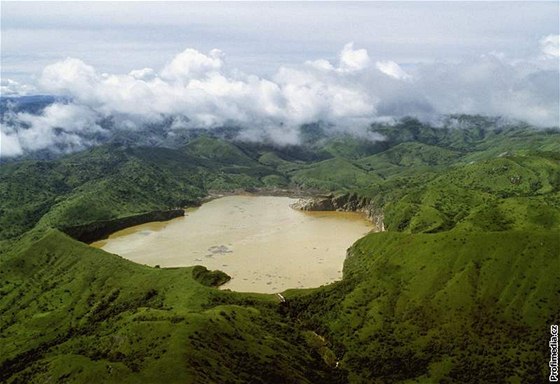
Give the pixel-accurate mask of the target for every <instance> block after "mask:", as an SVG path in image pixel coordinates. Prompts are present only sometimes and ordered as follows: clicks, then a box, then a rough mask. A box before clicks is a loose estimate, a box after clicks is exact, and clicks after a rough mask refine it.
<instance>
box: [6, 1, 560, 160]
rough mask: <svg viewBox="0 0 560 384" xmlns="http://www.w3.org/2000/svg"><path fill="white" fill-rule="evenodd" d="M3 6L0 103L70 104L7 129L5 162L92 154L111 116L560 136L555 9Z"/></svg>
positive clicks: (134, 120) (138, 122)
mask: <svg viewBox="0 0 560 384" xmlns="http://www.w3.org/2000/svg"><path fill="white" fill-rule="evenodd" d="M0 6H1V32H2V36H1V43H2V44H1V77H2V79H1V81H2V84H1V92H2V95H4V96H14V95H22V94H55V95H64V96H67V97H69V98H70V99H71V100H73V101H72V102H71V103H67V104H60V105H54V106H53V107H52V108H51V109H46V110H45V111H44V112H43V114H42V115H40V116H28V115H25V114H23V115H16V116H11V117H10V119H9V120H6V121H4V122H3V123H2V126H1V128H2V130H1V132H0V133H1V134H2V136H1V137H0V138H1V139H2V149H3V151H2V152H3V153H4V154H3V156H7V155H6V153H10V154H12V155H17V154H21V153H23V152H25V151H26V150H35V149H42V148H45V147H48V146H50V145H53V143H55V142H56V140H66V139H68V140H74V141H76V142H77V143H80V142H83V143H82V144H83V145H86V146H87V145H89V144H87V143H86V142H85V141H84V140H83V136H84V134H85V133H90V134H91V133H92V132H102V131H103V130H104V129H105V128H103V127H101V126H100V125H99V124H98V122H99V120H101V119H102V118H106V117H107V116H111V117H112V118H114V119H115V121H116V122H117V123H118V124H120V126H124V127H126V126H130V127H131V128H138V127H139V126H142V125H143V124H145V123H147V122H154V121H157V120H158V119H162V118H164V117H169V116H171V117H172V118H173V119H174V121H176V124H175V127H179V128H188V127H192V126H197V127H199V126H203V127H214V126H219V125H223V124H225V123H235V124H238V125H242V126H243V125H245V126H247V127H248V129H247V130H246V134H247V135H248V136H251V137H261V136H262V137H263V138H268V139H271V140H273V141H277V142H279V143H294V142H297V140H298V138H297V136H298V132H297V127H298V126H299V125H300V124H303V123H308V122H313V121H317V120H321V121H327V122H329V123H332V124H333V125H335V126H337V127H339V128H340V129H341V130H345V129H346V130H349V131H351V132H353V133H359V131H360V129H361V128H359V127H363V126H367V124H368V123H369V122H371V121H373V120H376V119H377V120H379V119H381V120H387V119H391V118H395V117H399V116H403V115H412V116H417V117H419V118H422V119H433V118H434V117H436V116H438V115H441V114H447V113H473V114H474V113H480V114H485V115H499V116H505V117H508V118H513V119H520V120H525V121H528V122H530V123H531V124H535V125H537V126H558V119H559V113H558V100H559V96H558V81H559V75H558V34H559V20H558V12H559V5H558V2H556V1H548V2H537V1H525V2H505V1H494V2H486V1H480V2H459V1H451V2H450V1H448V2H429V1H417V2H404V1H383V2H359V3H355V2H283V3H280V2H243V3H238V2H225V3H224V2H220V3H217V2H211V3H206V2H191V3H187V2H118V3H115V2H62V3H60V2H58V3H56V2H9V1H2V2H1V3H0ZM76 121H78V124H76V123H75V122H76ZM255 124H256V125H258V126H259V127H261V129H260V130H255V129H254V128H251V129H249V126H254V125H255ZM55 130H56V132H57V136H58V138H55V137H53V138H52V140H39V137H42V136H45V137H51V136H52V135H50V134H51V133H52V132H54V131H55ZM61 130H62V132H63V133H65V134H67V135H68V137H64V134H62V135H61V134H60V132H61ZM81 138H82V139H81ZM7 143H9V145H8V144H7ZM78 146H79V145H78ZM0 155H2V154H0Z"/></svg>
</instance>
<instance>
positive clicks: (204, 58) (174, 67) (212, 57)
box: [161, 48, 224, 80]
mask: <svg viewBox="0 0 560 384" xmlns="http://www.w3.org/2000/svg"><path fill="white" fill-rule="evenodd" d="M223 65H224V62H223V53H222V51H220V50H219V49H213V50H211V51H210V53H209V54H208V55H204V54H203V53H200V52H198V51H197V50H196V49H190V48H189V49H185V50H184V51H183V52H181V53H180V54H178V55H177V56H175V57H174V58H173V60H171V62H170V63H168V64H167V65H166V66H165V67H164V68H163V70H162V71H161V77H162V78H163V79H167V80H189V79H192V78H197V77H200V76H203V75H206V74H209V73H212V72H217V71H219V70H220V69H221V68H222V66H223Z"/></svg>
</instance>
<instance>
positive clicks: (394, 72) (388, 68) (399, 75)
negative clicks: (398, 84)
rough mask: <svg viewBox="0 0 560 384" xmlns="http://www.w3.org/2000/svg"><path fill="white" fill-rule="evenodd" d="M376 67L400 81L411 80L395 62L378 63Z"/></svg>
mask: <svg viewBox="0 0 560 384" xmlns="http://www.w3.org/2000/svg"><path fill="white" fill-rule="evenodd" d="M375 67H376V68H377V69H379V70H380V71H381V72H383V73H384V74H386V75H387V76H391V77H393V78H395V79H398V80H407V79H410V78H411V76H410V75H409V74H408V73H406V72H405V70H404V69H402V68H401V66H400V65H398V64H397V63H395V62H394V61H390V60H386V61H378V62H376V63H375Z"/></svg>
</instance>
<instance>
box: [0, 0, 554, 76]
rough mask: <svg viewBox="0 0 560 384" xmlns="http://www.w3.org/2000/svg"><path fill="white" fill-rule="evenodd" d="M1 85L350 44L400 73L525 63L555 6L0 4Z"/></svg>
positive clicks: (260, 59)
mask: <svg viewBox="0 0 560 384" xmlns="http://www.w3.org/2000/svg"><path fill="white" fill-rule="evenodd" d="M1 6H2V12H1V14H2V27H1V28H2V76H3V78H10V79H13V80H16V81H19V82H23V83H26V82H32V79H33V77H34V76H35V77H37V76H38V75H39V74H40V72H41V70H42V69H43V68H44V67H45V66H46V65H48V64H52V63H53V62H56V61H59V60H61V59H64V58H66V57H75V58H79V59H81V60H83V61H85V62H87V63H88V64H91V65H93V66H94V67H96V68H97V69H98V70H99V71H104V72H111V73H127V72H129V71H130V70H132V69H136V68H143V67H152V68H161V67H162V66H163V65H164V64H165V63H166V62H168V61H169V60H170V59H171V58H172V57H173V56H174V55H175V54H177V53H178V52H181V51H183V50H184V49H186V48H195V49H198V50H200V51H204V52H206V51H209V50H210V49H213V48H218V49H220V50H222V51H223V52H225V54H226V60H227V63H228V65H231V66H233V67H237V68H239V69H241V70H243V71H246V72H250V73H255V74H259V75H267V74H270V73H273V72H275V71H276V70H277V68H278V67H279V66H280V65H286V64H298V63H301V62H303V61H305V60H314V59H318V58H323V59H334V58H336V55H337V53H338V51H339V50H340V49H341V47H342V46H344V44H346V43H348V42H351V41H353V42H354V43H355V46H356V47H360V48H365V49H367V51H368V53H369V56H370V57H371V58H372V59H374V60H393V61H396V62H398V63H399V64H401V65H406V64H408V63H414V62H418V61H432V60H460V59H463V58H464V57H465V56H471V55H480V54H486V53H489V52H492V51H494V52H501V53H504V54H506V55H508V56H510V57H517V58H523V57H527V56H530V55H535V53H536V52H537V50H538V49H539V47H538V45H537V44H536V43H535V42H536V41H538V40H539V39H540V38H541V37H543V36H546V35H550V34H558V2H557V1H549V2H536V1H527V2H394V1H392V2H369V3H365V2H362V3H350V2H328V3H324V2H291V3H263V2H260V3H254V2H250V3H237V2H228V3H202V2H195V3H183V2H142V3H135V2H120V3H112V2H72V3H70V2H62V3H60V2H57V3H55V2H9V1H2V4H1Z"/></svg>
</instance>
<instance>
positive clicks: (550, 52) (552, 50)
mask: <svg viewBox="0 0 560 384" xmlns="http://www.w3.org/2000/svg"><path fill="white" fill-rule="evenodd" d="M540 44H541V51H542V53H543V54H544V56H545V57H559V56H560V35H548V36H545V37H543V38H542V39H541V41H540Z"/></svg>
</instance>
